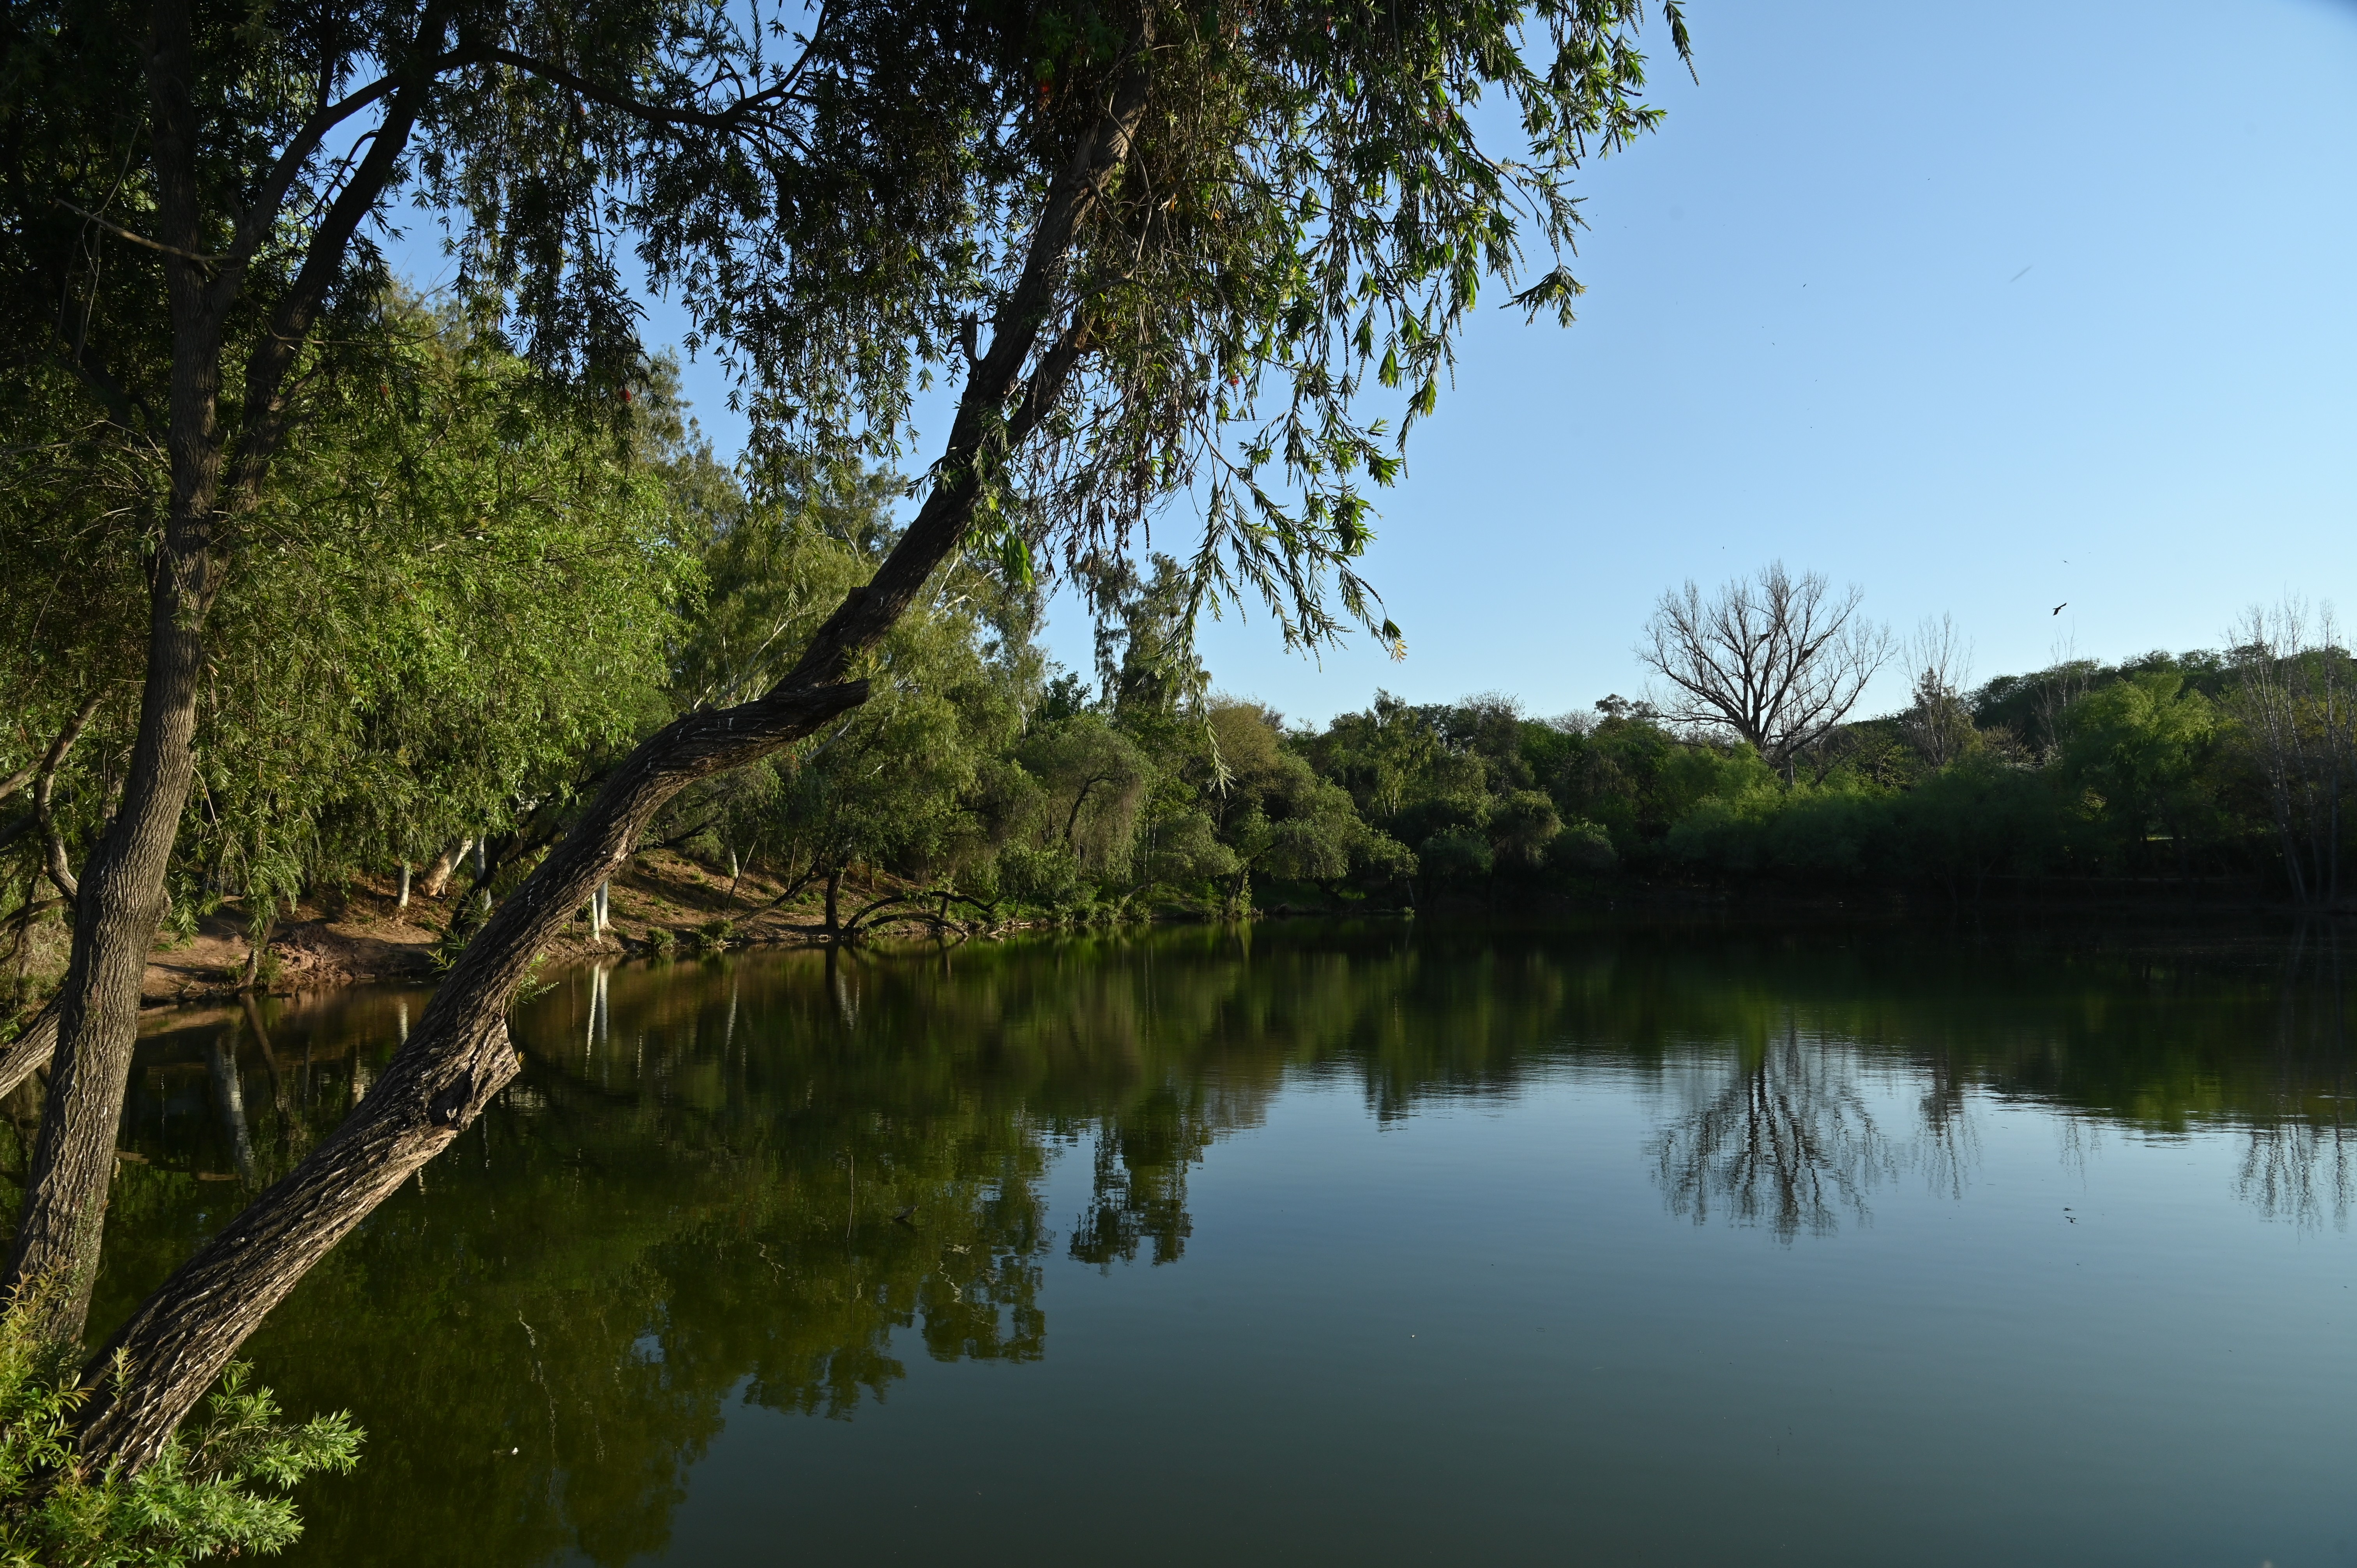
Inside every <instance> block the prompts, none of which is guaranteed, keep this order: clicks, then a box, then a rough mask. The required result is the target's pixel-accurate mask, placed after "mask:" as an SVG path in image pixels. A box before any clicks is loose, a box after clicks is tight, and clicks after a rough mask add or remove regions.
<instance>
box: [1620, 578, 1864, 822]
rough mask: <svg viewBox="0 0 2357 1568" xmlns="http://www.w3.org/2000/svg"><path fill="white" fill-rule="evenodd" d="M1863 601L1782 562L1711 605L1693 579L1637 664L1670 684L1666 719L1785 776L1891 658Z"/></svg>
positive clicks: (1667, 603)
mask: <svg viewBox="0 0 2357 1568" xmlns="http://www.w3.org/2000/svg"><path fill="white" fill-rule="evenodd" d="M1863 598H1864V595H1863V594H1862V593H1861V592H1860V591H1859V590H1858V589H1857V588H1851V589H1849V590H1848V591H1846V593H1842V594H1838V595H1837V594H1835V592H1834V591H1833V588H1832V586H1831V585H1829V584H1828V583H1827V582H1826V581H1825V579H1824V575H1823V574H1822V573H1817V572H1810V573H1806V574H1804V575H1802V576H1800V577H1794V576H1793V575H1792V574H1791V573H1789V572H1787V571H1786V570H1785V569H1784V564H1783V563H1782V562H1781V561H1777V562H1771V563H1770V564H1768V565H1767V566H1765V567H1762V568H1761V569H1760V573H1759V575H1757V576H1756V577H1750V578H1745V577H1738V578H1736V579H1734V580H1733V581H1731V582H1729V583H1727V585H1725V586H1724V587H1722V588H1720V589H1719V590H1718V592H1717V594H1715V595H1713V596H1711V597H1710V598H1708V599H1705V598H1704V597H1703V595H1702V590H1701V589H1700V588H1698V587H1696V586H1695V585H1694V584H1693V583H1692V582H1689V583H1687V584H1686V585H1685V586H1684V588H1683V589H1682V590H1679V591H1677V592H1674V593H1665V594H1663V596H1662V598H1661V602H1660V603H1659V604H1658V605H1656V606H1655V607H1654V609H1653V618H1652V620H1651V621H1650V622H1648V623H1647V625H1646V628H1645V637H1644V640H1642V641H1641V642H1640V643H1638V644H1637V658H1638V660H1639V661H1640V662H1641V663H1642V664H1643V665H1644V666H1645V667H1646V668H1647V669H1649V670H1651V671H1652V672H1653V673H1654V674H1656V675H1658V676H1660V677H1661V678H1662V679H1663V681H1664V682H1667V683H1668V692H1667V694H1666V696H1665V698H1664V700H1663V708H1662V712H1663V715H1664V716H1665V717H1667V718H1669V719H1670V720H1672V721H1673V722H1674V723H1679V724H1685V725H1698V726H1701V727H1704V728H1706V729H1717V730H1721V731H1724V732H1726V733H1727V734H1730V735H1732V736H1735V737H1736V738H1737V739H1738V740H1742V741H1746V742H1749V744H1750V745H1751V746H1752V747H1753V748H1754V749H1756V750H1757V751H1758V752H1759V753H1760V756H1761V757H1764V758H1766V759H1767V760H1768V762H1769V763H1770V764H1771V765H1772V766H1774V767H1776V768H1781V769H1782V770H1783V771H1784V772H1785V773H1786V774H1788V775H1789V774H1790V773H1791V771H1792V762H1793V758H1794V757H1796V756H1797V755H1798V754H1799V753H1800V752H1802V751H1803V750H1805V749H1806V748H1807V747H1809V746H1813V745H1814V744H1815V743H1816V742H1818V741H1819V740H1822V739H1823V738H1824V736H1827V735H1828V734H1830V733H1831V732H1832V731H1833V729H1834V727H1835V725H1839V724H1840V723H1841V722H1842V721H1843V720H1844V719H1846V718H1847V717H1848V716H1849V712H1850V710H1851V709H1852V708H1854V707H1856V706H1857V700H1858V698H1859V697H1861V696H1863V695H1864V694H1865V693H1866V684H1867V682H1868V681H1871V680H1872V679H1874V676H1875V674H1876V672H1877V671H1879V670H1881V668H1882V666H1883V665H1884V664H1886V663H1888V662H1889V659H1890V654H1891V642H1890V633H1889V630H1888V629H1887V628H1884V627H1882V626H1881V625H1879V624H1878V623H1877V622H1874V621H1870V620H1868V619H1867V618H1865V617H1864V616H1862V615H1861V614H1859V613H1858V610H1859V604H1860V601H1861V600H1862V599H1863Z"/></svg>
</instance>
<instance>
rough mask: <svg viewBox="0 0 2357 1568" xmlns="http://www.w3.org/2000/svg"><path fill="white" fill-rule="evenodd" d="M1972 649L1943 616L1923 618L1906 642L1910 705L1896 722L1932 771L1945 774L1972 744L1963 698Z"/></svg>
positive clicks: (1970, 714) (1969, 707)
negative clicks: (1943, 771) (1938, 769)
mask: <svg viewBox="0 0 2357 1568" xmlns="http://www.w3.org/2000/svg"><path fill="white" fill-rule="evenodd" d="M1972 660H1973V650H1972V644H1970V643H1969V642H1966V641H1964V639H1962V638H1960V637H1959V636H1958V635H1957V633H1956V623H1955V622H1954V620H1953V619H1952V618H1949V617H1947V616H1944V615H1943V616H1941V617H1940V618H1937V619H1934V618H1932V617H1930V616H1925V617H1924V618H1923V624H1922V625H1921V626H1919V627H1917V628H1915V635H1914V636H1913V637H1910V638H1909V639H1907V668H1908V681H1909V683H1910V686H1911V688H1912V692H1911V694H1912V696H1913V698H1914V701H1913V702H1912V703H1910V704H1909V706H1908V709H1907V713H1906V714H1905V716H1904V717H1903V719H1902V720H1901V721H1900V722H1901V725H1902V726H1903V727H1904V728H1905V730H1906V732H1907V738H1908V739H1909V740H1910V741H1912V742H1913V743H1914V745H1915V749H1916V750H1917V751H1919V752H1921V754H1922V757H1923V760H1924V761H1925V762H1928V763H1930V764H1931V765H1932V767H1933V768H1945V767H1946V766H1947V765H1948V764H1949V763H1951V762H1953V761H1954V760H1955V759H1956V758H1957V757H1962V756H1963V755H1964V750H1965V748H1966V747H1967V746H1970V745H1971V744H1972V740H1973V709H1972V703H1970V702H1968V701H1967V700H1966V699H1965V697H1964V683H1965V682H1967V681H1968V680H1970V679H1971V672H1970V671H1971V666H1972Z"/></svg>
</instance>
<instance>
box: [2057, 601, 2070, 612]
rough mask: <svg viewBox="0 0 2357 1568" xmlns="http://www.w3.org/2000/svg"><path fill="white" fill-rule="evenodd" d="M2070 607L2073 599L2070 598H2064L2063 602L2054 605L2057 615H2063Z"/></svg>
mask: <svg viewBox="0 0 2357 1568" xmlns="http://www.w3.org/2000/svg"><path fill="white" fill-rule="evenodd" d="M2070 607H2071V601H2070V600H2068V599H2064V600H2063V601H2062V602H2061V604H2059V605H2056V606H2055V607H2054V613H2055V614H2056V615H2061V613H2062V612H2063V611H2064V610H2067V609H2069V608H2070Z"/></svg>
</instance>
